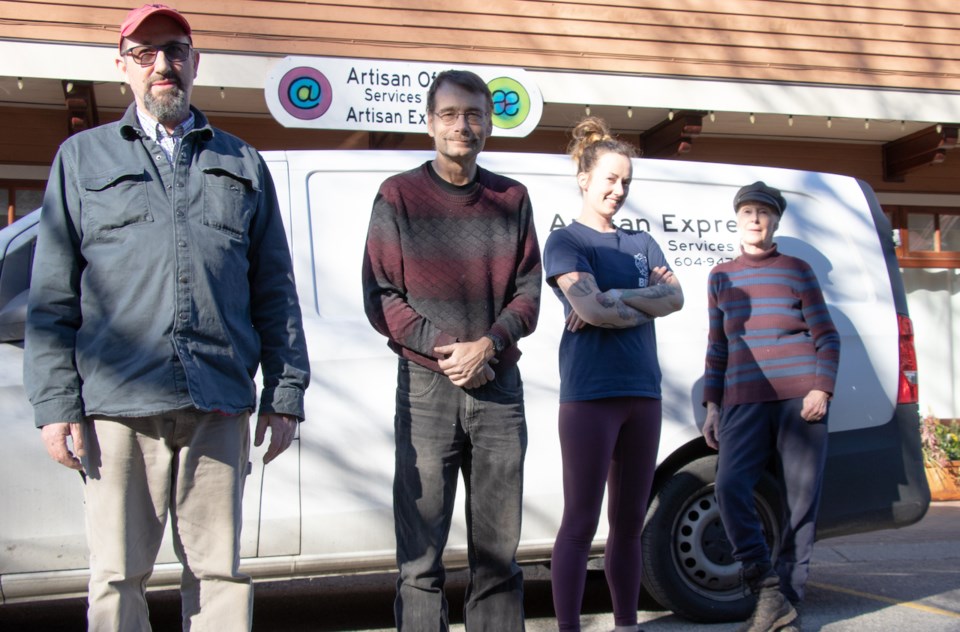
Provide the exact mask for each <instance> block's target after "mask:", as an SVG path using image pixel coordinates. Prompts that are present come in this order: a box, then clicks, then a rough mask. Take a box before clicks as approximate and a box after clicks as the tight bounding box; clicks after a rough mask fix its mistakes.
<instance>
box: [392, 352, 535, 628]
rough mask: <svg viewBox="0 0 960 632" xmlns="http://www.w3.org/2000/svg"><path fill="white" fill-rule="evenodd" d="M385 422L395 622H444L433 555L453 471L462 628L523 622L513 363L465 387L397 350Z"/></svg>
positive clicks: (521, 446)
mask: <svg viewBox="0 0 960 632" xmlns="http://www.w3.org/2000/svg"><path fill="white" fill-rule="evenodd" d="M494 368H495V370H496V367H494ZM395 431H396V442H397V454H396V472H395V476H394V483H393V503H394V508H393V513H394V520H395V523H396V524H395V526H396V535H397V564H398V565H399V567H400V578H399V579H398V581H397V598H396V602H395V604H394V612H395V616H396V622H397V628H398V630H401V631H406V632H421V631H423V632H434V631H445V630H447V629H448V627H449V625H448V616H447V602H446V598H445V597H444V593H443V584H444V579H445V572H444V568H443V563H442V561H441V555H442V554H443V550H444V547H445V546H446V543H447V536H448V534H449V531H450V521H451V519H452V517H453V503H454V497H455V496H456V492H457V477H458V474H459V473H460V472H461V471H462V472H463V480H464V485H465V487H466V493H467V496H466V514H467V515H466V519H467V546H468V558H469V564H470V575H469V583H468V585H467V592H466V601H465V605H464V619H465V623H466V628H467V630H469V631H470V632H478V631H481V630H487V631H490V632H510V631H519V630H523V629H524V627H523V573H522V572H521V570H520V567H519V566H518V565H517V563H516V552H517V545H518V543H519V541H520V514H521V503H522V495H523V459H524V455H525V453H526V448H527V427H526V421H525V418H524V410H523V383H522V381H521V379H520V371H519V370H518V369H517V368H516V367H513V368H510V369H505V370H502V371H498V372H497V377H496V379H495V380H494V381H493V382H490V383H488V384H486V385H484V386H482V387H480V388H476V389H471V390H467V389H462V388H459V387H457V386H454V385H453V384H452V383H451V382H450V380H449V379H448V378H447V377H446V376H444V375H443V374H441V373H436V372H434V371H431V370H429V369H426V368H424V367H421V366H420V365H418V364H415V363H413V362H409V361H407V360H403V359H401V360H400V363H399V367H398V372H397V415H396V419H395Z"/></svg>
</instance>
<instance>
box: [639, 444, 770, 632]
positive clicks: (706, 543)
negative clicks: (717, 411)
mask: <svg viewBox="0 0 960 632" xmlns="http://www.w3.org/2000/svg"><path fill="white" fill-rule="evenodd" d="M716 471H717V457H716V456H715V455H713V456H707V457H703V458H700V459H697V460H696V461H693V462H692V463H688V464H687V465H685V466H684V467H682V468H681V469H680V470H679V471H677V472H676V473H675V474H674V475H673V476H671V477H670V479H669V480H667V482H666V483H665V484H664V485H663V486H662V487H661V488H660V490H659V491H658V492H657V494H656V496H655V497H654V498H653V500H652V501H651V503H650V507H649V509H648V510H647V517H646V522H645V524H644V528H643V583H644V585H645V586H646V588H647V590H648V591H649V592H650V594H651V595H652V596H653V598H654V599H656V600H657V602H659V603H660V605H661V606H663V607H664V608H667V609H669V610H672V611H673V612H675V613H676V614H678V615H680V616H682V617H685V618H687V619H690V620H692V621H703V622H711V621H714V622H715V621H742V620H744V619H746V618H747V617H748V616H750V613H751V611H752V610H753V604H754V600H753V598H752V597H748V596H745V595H744V593H743V589H742V588H741V586H740V563H739V562H737V561H735V560H734V559H733V555H732V553H733V549H732V547H731V546H730V542H729V541H727V534H726V532H725V531H724V529H723V523H722V522H721V521H720V509H719V507H718V505H717V499H716V495H715V494H714V487H715V483H716ZM777 490H778V487H777V484H776V482H775V480H774V479H773V477H772V476H771V475H769V474H767V473H765V474H764V476H763V477H761V479H760V483H759V484H758V485H757V488H756V490H755V491H754V498H755V500H756V504H757V512H758V513H759V515H760V520H761V523H762V524H763V530H764V534H765V536H766V538H767V545H768V546H769V547H770V550H771V551H774V552H776V551H779V549H780V520H779V516H780V508H779V507H780V504H779V493H778V491H777Z"/></svg>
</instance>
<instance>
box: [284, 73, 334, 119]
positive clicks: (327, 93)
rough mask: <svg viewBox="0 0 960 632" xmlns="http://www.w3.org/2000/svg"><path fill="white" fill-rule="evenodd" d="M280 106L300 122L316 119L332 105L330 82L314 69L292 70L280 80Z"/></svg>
mask: <svg viewBox="0 0 960 632" xmlns="http://www.w3.org/2000/svg"><path fill="white" fill-rule="evenodd" d="M278 96H279V97H280V105H281V106H283V109H284V110H286V112H287V114H289V115H290V116H293V117H295V118H298V119H302V120H305V121H307V120H311V119H317V118H320V117H321V116H323V115H324V113H325V112H326V111H327V109H329V108H330V104H331V103H333V89H332V88H331V87H330V81H328V80H327V78H326V77H325V76H324V74H323V73H322V72H320V71H319V70H317V69H316V68H309V67H307V66H300V67H299V68H293V69H291V70H289V71H287V73H286V74H285V75H283V79H281V80H280V87H279V95H278Z"/></svg>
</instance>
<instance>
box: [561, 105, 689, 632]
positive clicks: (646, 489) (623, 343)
mask: <svg viewBox="0 0 960 632" xmlns="http://www.w3.org/2000/svg"><path fill="white" fill-rule="evenodd" d="M568 153H569V154H570V156H571V158H573V160H574V162H576V164H577V184H578V185H579V186H580V191H581V194H582V197H583V206H582V208H581V211H580V215H579V217H577V219H576V221H575V222H573V223H571V224H570V225H569V226H566V227H564V228H562V229H559V230H556V231H554V232H553V233H551V234H550V236H549V238H548V239H547V243H546V246H545V248H544V269H545V272H546V277H547V283H549V285H550V286H551V287H552V288H553V290H554V293H555V294H556V295H557V298H559V299H560V301H561V302H562V303H563V307H564V313H565V315H566V327H565V329H564V332H563V336H562V338H561V340H560V353H559V355H560V414H559V433H560V449H561V455H562V459H563V500H564V507H563V519H562V522H561V525H560V531H559V533H558V534H557V539H556V543H555V544H554V548H553V558H552V566H551V569H552V570H551V573H552V585H553V604H554V609H555V611H556V615H557V623H558V625H559V629H560V630H580V608H581V604H582V601H583V591H584V584H585V581H586V572H587V556H588V554H589V552H590V545H591V543H592V541H593V538H594V535H595V533H596V530H597V524H598V522H599V520H600V508H601V505H602V502H603V493H604V487H605V486H606V488H607V491H608V494H609V498H608V519H609V522H610V529H609V535H608V538H607V545H606V552H605V558H604V568H605V571H606V576H607V584H608V586H609V588H610V594H611V597H612V601H613V614H614V619H615V622H616V628H615V630H617V631H621V630H629V631H635V630H637V629H638V628H637V601H638V599H639V594H640V575H641V554H640V534H641V531H642V530H643V520H644V515H645V514H646V509H647V500H648V497H649V495H650V486H651V483H652V481H653V473H654V467H655V465H656V457H657V449H658V447H659V443H660V421H661V405H660V397H661V396H660V366H659V363H658V361H657V342H656V332H655V330H654V323H653V321H654V318H657V317H661V316H666V315H667V314H670V313H673V312H675V311H677V310H679V309H680V308H681V307H682V306H683V292H682V290H681V289H680V283H679V282H678V281H677V279H676V277H675V276H674V275H673V272H672V271H671V270H670V268H669V266H668V265H667V261H666V258H665V257H664V256H663V252H662V251H661V250H660V247H659V246H658V245H657V243H656V242H655V241H654V240H653V238H652V237H651V236H650V235H649V234H648V233H645V232H643V231H634V230H624V229H622V228H617V227H616V226H615V225H614V224H613V216H614V215H615V214H616V213H617V211H619V210H620V209H621V208H622V207H623V204H624V202H625V201H626V199H627V194H628V193H629V190H630V181H631V177H632V174H633V166H632V162H631V159H632V158H634V157H636V155H637V154H636V150H635V149H634V148H633V146H631V145H630V144H629V143H626V142H623V141H621V140H618V139H615V138H613V137H612V136H611V135H610V130H609V128H608V127H607V124H606V123H605V122H604V121H603V120H602V119H599V118H596V117H587V118H585V119H583V120H582V121H581V122H580V123H579V124H577V126H576V127H575V128H574V129H573V140H572V142H571V143H570V147H569V148H568Z"/></svg>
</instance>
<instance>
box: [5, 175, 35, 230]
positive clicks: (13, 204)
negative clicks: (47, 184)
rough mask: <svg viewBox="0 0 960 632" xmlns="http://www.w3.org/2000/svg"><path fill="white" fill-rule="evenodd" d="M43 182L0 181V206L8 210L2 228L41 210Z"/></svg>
mask: <svg viewBox="0 0 960 632" xmlns="http://www.w3.org/2000/svg"><path fill="white" fill-rule="evenodd" d="M43 187H44V184H43V183H41V182H35V181H34V182H30V181H19V182H18V181H14V180H0V204H2V205H3V206H2V208H3V209H5V210H6V212H5V213H4V214H3V217H2V218H0V227H2V226H9V225H10V224H12V223H13V222H14V221H16V220H17V219H18V218H20V217H23V216H24V215H26V214H28V213H30V212H31V211H34V210H36V209H38V208H40V204H41V203H42V202H43Z"/></svg>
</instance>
